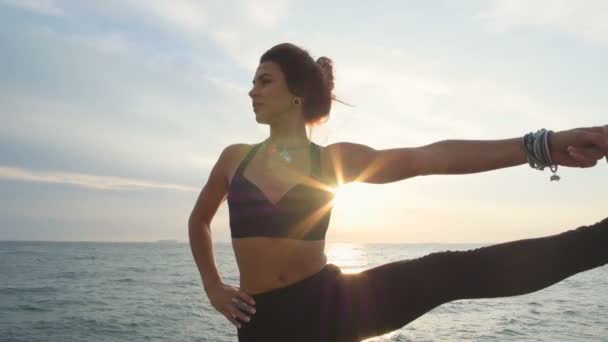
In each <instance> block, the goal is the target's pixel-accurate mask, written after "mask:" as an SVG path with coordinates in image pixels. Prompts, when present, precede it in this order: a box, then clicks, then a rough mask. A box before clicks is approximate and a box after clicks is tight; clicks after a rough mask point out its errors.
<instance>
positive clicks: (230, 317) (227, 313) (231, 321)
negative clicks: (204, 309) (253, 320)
mask: <svg viewBox="0 0 608 342" xmlns="http://www.w3.org/2000/svg"><path fill="white" fill-rule="evenodd" d="M222 314H223V315H224V317H226V319H228V320H229V321H230V323H232V324H234V326H235V327H237V328H239V329H240V328H241V323H240V322H239V321H237V320H236V318H235V317H234V315H233V314H232V313H230V312H222Z"/></svg>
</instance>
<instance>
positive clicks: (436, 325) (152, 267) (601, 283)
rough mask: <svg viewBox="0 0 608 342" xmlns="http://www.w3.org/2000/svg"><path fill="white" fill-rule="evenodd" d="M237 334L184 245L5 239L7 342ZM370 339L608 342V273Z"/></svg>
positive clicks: (1, 273) (360, 259)
mask: <svg viewBox="0 0 608 342" xmlns="http://www.w3.org/2000/svg"><path fill="white" fill-rule="evenodd" d="M480 246H482V245H434V244H433V245H431V244H429V245H410V244H353V243H331V242H328V243H327V245H326V253H327V256H328V262H331V263H334V264H337V265H338V266H340V267H341V269H342V271H343V272H358V271H361V270H364V269H367V268H370V267H374V266H377V265H380V264H383V263H386V262H391V261H396V260H402V259H411V258H416V257H420V256H423V255H426V254H429V253H432V252H437V251H442V250H467V249H471V248H477V247H480ZM214 248H215V257H216V262H217V263H218V267H219V269H220V272H221V274H222V277H223V279H224V280H225V281H226V282H227V283H229V284H231V285H235V286H237V285H238V272H237V268H236V262H235V258H234V254H233V251H232V247H231V245H230V243H216V244H215V245H214ZM607 248H608V247H607ZM530 262H534V261H533V260H531V261H530ZM295 309H297V308H295ZM236 336H237V334H236V327H234V326H233V325H232V324H231V323H230V322H229V321H228V320H226V318H224V317H223V316H222V315H221V314H220V313H218V312H217V311H215V309H214V308H213V307H212V306H211V305H210V303H209V301H208V299H207V297H206V295H205V292H204V290H203V287H202V282H201V278H200V275H199V273H198V270H197V269H196V266H195V264H194V260H193V258H192V254H191V252H190V247H189V245H188V244H186V243H171V242H170V241H166V242H162V243H91V242H10V241H0V341H24V342H25V341H27V342H32V341H62V342H68V341H213V342H218V341H237V337H236ZM367 341H369V342H372V341H373V342H380V341H608V267H606V266H604V267H600V268H596V269H593V270H590V271H587V272H583V273H579V274H577V275H575V276H572V277H570V278H568V279H566V280H564V281H562V282H560V283H558V284H556V285H553V286H551V287H549V288H546V289H544V290H541V291H538V292H535V293H532V294H528V295H524V296H517V297H510V298H496V299H477V300H460V301H456V302H451V303H447V304H444V305H442V306H439V307H438V308H435V309H434V310H432V311H430V312H429V313H427V314H425V315H423V316H422V317H420V318H419V319H417V320H415V321H414V322H412V323H410V324H408V325H407V326H405V327H403V328H401V329H399V330H397V331H395V332H392V333H389V334H386V335H384V336H380V337H375V338H372V339H369V340H367Z"/></svg>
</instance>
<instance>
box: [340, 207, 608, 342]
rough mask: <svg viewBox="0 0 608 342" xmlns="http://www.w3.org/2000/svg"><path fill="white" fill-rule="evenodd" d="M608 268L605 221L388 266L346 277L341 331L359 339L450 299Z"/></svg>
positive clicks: (496, 293)
mask: <svg viewBox="0 0 608 342" xmlns="http://www.w3.org/2000/svg"><path fill="white" fill-rule="evenodd" d="M606 263H608V218H607V219H604V220H603V221H601V222H598V223H596V224H593V225H589V226H581V227H579V228H577V229H573V230H569V231H566V232H564V233H561V234H557V235H551V236H546V237H542V238H535V239H525V240H518V241H512V242H507V243H501V244H496V245H492V246H487V247H482V248H478V249H474V250H469V251H446V252H439V253H433V254H429V255H427V256H424V257H421V258H418V259H413V260H404V261H397V262H391V263H387V264H384V265H381V266H378V267H375V268H371V269H369V270H366V271H364V272H361V273H359V274H355V275H344V285H343V286H344V291H342V292H343V293H344V295H343V296H342V298H341V300H340V303H341V306H342V307H343V308H345V311H346V310H348V312H344V313H343V314H344V317H347V318H346V319H345V320H346V321H347V322H346V323H344V324H343V326H350V327H352V329H356V330H357V332H356V336H357V338H359V339H363V338H368V337H372V336H378V335H382V334H384V333H387V332H390V331H394V330H396V329H399V328H401V327H403V326H404V325H406V324H408V323H410V322H411V321H413V320H415V319H416V318H418V317H420V316H421V315H423V314H424V313H426V312H428V311H430V310H432V309H433V308H435V307H437V306H438V305H441V304H443V303H446V302H449V301H453V300H458V299H470V298H495V297H507V296H516V295H523V294H527V293H531V292H534V291H538V290H540V289H543V288H546V287H548V286H551V285H553V284H555V283H557V282H559V281H561V280H563V279H565V278H568V277H570V276H572V275H575V274H577V273H579V272H583V271H586V270H590V269H592V268H595V267H598V266H602V265H604V264H606ZM342 330H343V333H342V334H343V336H347V335H349V334H350V335H351V336H352V335H353V334H355V333H354V332H352V331H350V332H349V330H348V329H345V328H342ZM349 338H352V337H349ZM344 340H348V338H346V337H345V338H344ZM353 340H355V339H353Z"/></svg>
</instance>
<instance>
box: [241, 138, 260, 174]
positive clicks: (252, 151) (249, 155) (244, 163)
mask: <svg viewBox="0 0 608 342" xmlns="http://www.w3.org/2000/svg"><path fill="white" fill-rule="evenodd" d="M260 146H262V143H259V144H256V145H254V146H253V147H252V148H251V149H250V150H249V152H248V153H247V155H246V156H245V158H243V161H241V164H240V165H239V167H238V169H237V170H236V174H242V173H243V170H244V169H245V167H247V164H249V161H250V160H251V158H253V156H254V155H255V152H256V151H257V150H258V149H259V148H260Z"/></svg>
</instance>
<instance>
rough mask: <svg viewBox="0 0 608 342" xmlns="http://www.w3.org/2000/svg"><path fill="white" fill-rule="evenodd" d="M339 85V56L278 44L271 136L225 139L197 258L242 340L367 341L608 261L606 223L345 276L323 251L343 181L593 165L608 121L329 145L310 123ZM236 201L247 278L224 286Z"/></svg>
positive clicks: (195, 234)
mask: <svg viewBox="0 0 608 342" xmlns="http://www.w3.org/2000/svg"><path fill="white" fill-rule="evenodd" d="M333 86H334V85H333V74H332V64H331V60H329V59H328V58H325V57H322V58H319V59H318V60H317V61H316V62H315V61H314V60H313V59H312V58H311V57H310V55H309V54H308V52H306V51H305V50H303V49H301V48H299V47H297V46H295V45H292V44H280V45H277V46H275V47H273V48H271V49H270V50H268V51H267V52H266V53H265V54H264V55H263V56H262V57H261V59H260V64H259V66H258V68H257V71H256V74H255V78H254V80H253V88H252V89H251V91H250V92H249V96H250V97H251V99H252V104H253V111H254V113H255V118H256V121H257V122H258V123H261V124H266V125H269V126H270V136H269V137H268V138H267V139H266V140H265V141H263V142H262V143H259V144H255V145H253V146H251V145H248V144H234V145H230V146H228V147H226V148H225V149H224V150H223V151H222V153H221V155H220V157H219V159H218V161H217V163H216V164H215V166H214V167H213V169H212V171H211V174H210V176H209V179H208V181H207V184H206V185H205V186H204V188H203V189H202V191H201V193H200V195H199V198H198V200H197V202H196V204H195V207H194V209H193V211H192V214H191V216H190V220H189V232H190V242H191V248H192V253H193V255H194V259H195V261H196V264H197V267H198V269H199V271H200V273H201V275H202V279H203V284H204V288H205V290H206V293H207V296H208V298H209V300H210V302H211V304H212V305H213V306H214V308H216V309H217V310H218V311H219V312H220V313H221V314H223V315H224V316H225V317H226V319H228V320H229V321H230V322H232V323H233V324H234V325H235V326H236V327H237V328H238V337H239V341H360V340H362V339H365V338H369V337H372V336H377V335H381V334H384V333H387V332H390V331H393V330H396V329H399V328H401V327H403V326H404V325H406V324H408V323H409V322H411V321H413V320H414V319H416V318H417V317H419V316H421V315H422V314H424V313H425V312H428V311H429V310H431V309H433V308H435V307H437V306H438V305H441V304H443V303H446V302H449V301H453V300H457V299H465V298H491V297H503V296H515V295H521V294H526V293H530V292H533V291H537V290H540V289H542V288H545V287H547V286H550V285H552V284H555V283H557V282H559V281H560V280H563V279H565V278H567V277H569V276H572V275H574V274H576V273H578V272H582V271H585V270H588V269H591V268H594V267H598V266H601V265H604V264H605V263H607V262H608V219H605V220H603V221H601V222H598V223H596V224H593V225H590V226H581V227H579V228H578V229H574V230H570V231H567V232H564V233H562V234H558V235H554V236H547V237H543V238H537V239H527V240H520V241H513V242H509V243H503V244H498V245H493V246H488V247H484V248H479V249H475V250H470V251H457V252H452V251H448V252H441V253H433V254H430V255H427V256H425V257H422V258H419V259H415V260H403V261H398V262H392V263H387V264H384V265H380V266H378V267H375V268H371V269H368V270H365V271H363V272H360V273H357V274H343V273H341V271H340V269H339V268H338V267H337V266H336V265H333V264H328V263H327V258H326V256H325V254H324V242H325V241H324V238H325V234H326V231H327V227H328V224H329V218H330V214H331V209H332V199H333V192H332V189H334V188H335V187H336V186H338V185H341V184H346V183H349V182H353V181H358V182H367V183H389V182H395V181H399V180H403V179H406V178H409V177H415V176H419V175H430V174H464V173H475V172H482V171H489V170H494V169H499V168H504V167H509V166H516V165H521V164H525V163H529V165H530V166H532V167H534V168H537V169H543V168H544V167H550V168H551V170H552V171H554V172H555V171H556V168H557V165H563V166H571V167H591V166H594V165H596V163H597V161H598V160H600V159H601V158H603V157H604V156H606V154H607V153H608V126H603V127H591V128H580V129H573V130H568V131H561V132H557V133H553V132H551V131H545V130H540V131H538V132H536V133H534V134H533V133H530V134H526V135H525V136H524V137H523V139H522V138H521V137H519V138H513V139H506V140H494V141H457V140H449V141H441V142H437V143H434V144H431V145H428V146H423V147H418V148H398V149H388V150H375V149H372V148H370V147H367V146H364V145H360V144H355V143H344V142H343V143H336V144H332V145H329V146H326V147H321V146H319V145H316V144H315V143H313V142H311V141H310V139H308V137H307V134H306V127H307V126H310V125H314V124H318V123H320V122H322V121H323V119H326V118H327V117H328V115H329V112H330V108H331V103H332V100H335V97H334V96H333V95H332V89H333ZM556 177H557V176H555V175H554V176H553V177H552V179H556ZM224 199H227V201H228V207H229V216H230V229H231V235H232V244H233V249H234V252H235V255H236V261H237V264H238V267H239V272H240V286H239V287H233V286H230V285H228V284H225V283H224V282H223V281H222V278H221V276H220V274H219V272H218V270H217V267H216V265H215V261H214V255H213V249H212V240H211V232H210V224H211V220H212V218H213V216H214V215H215V212H216V211H217V209H218V207H219V206H220V204H221V203H222V202H223V200H224Z"/></svg>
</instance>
